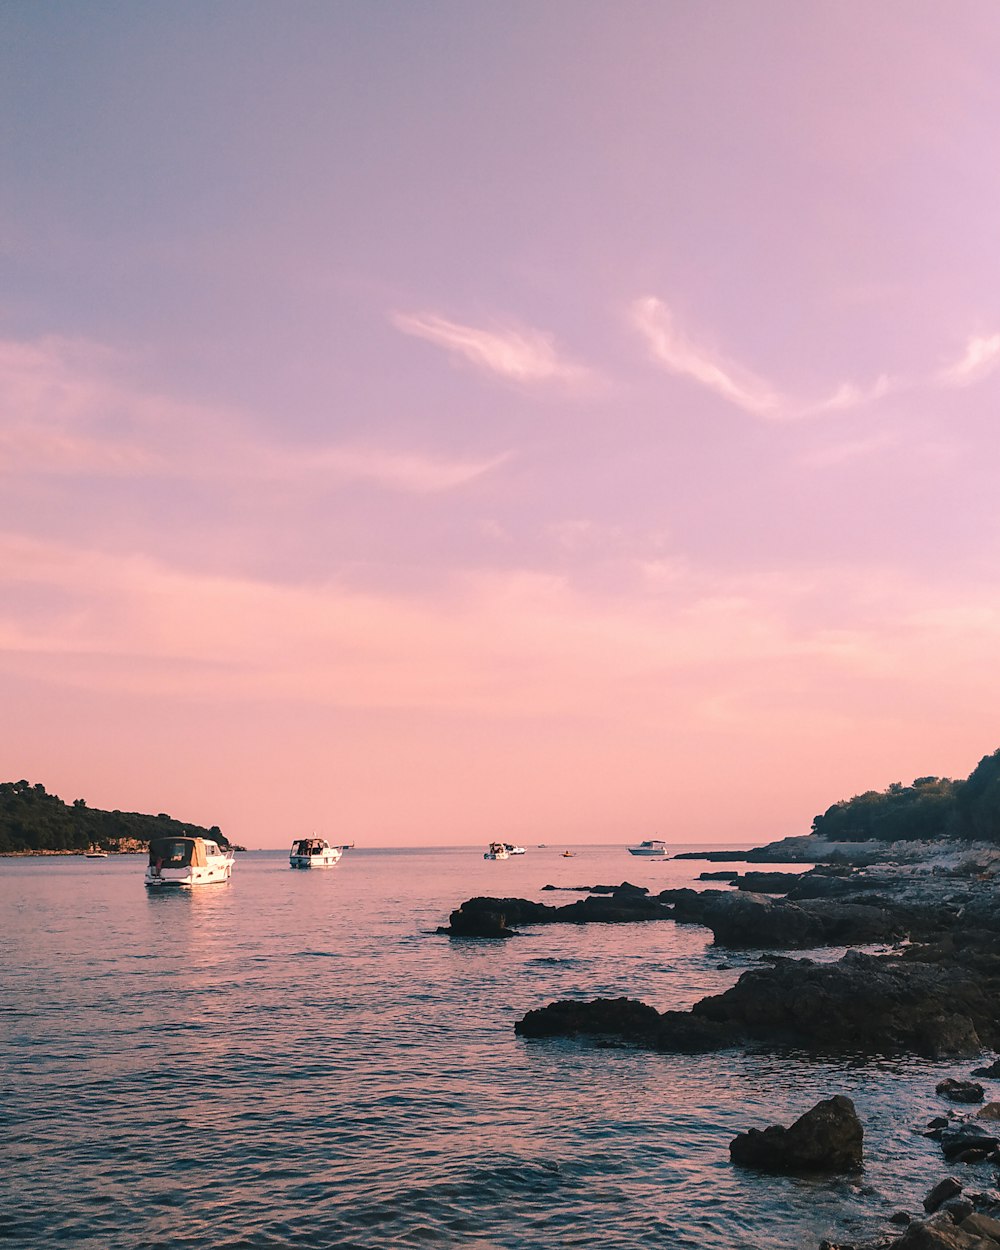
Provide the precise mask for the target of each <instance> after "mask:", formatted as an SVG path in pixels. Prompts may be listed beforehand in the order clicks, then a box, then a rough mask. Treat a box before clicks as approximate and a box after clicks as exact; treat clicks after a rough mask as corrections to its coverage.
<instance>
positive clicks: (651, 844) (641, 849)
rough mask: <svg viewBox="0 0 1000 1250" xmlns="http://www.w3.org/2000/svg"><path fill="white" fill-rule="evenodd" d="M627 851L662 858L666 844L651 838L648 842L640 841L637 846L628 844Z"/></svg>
mask: <svg viewBox="0 0 1000 1250" xmlns="http://www.w3.org/2000/svg"><path fill="white" fill-rule="evenodd" d="M628 853H629V854H630V855H657V856H659V857H660V858H661V859H663V858H664V857H665V856H666V854H667V844H666V842H660V841H658V840H657V839H655V838H653V839H651V840H650V841H648V842H640V843H639V845H638V846H630V847H629V848H628Z"/></svg>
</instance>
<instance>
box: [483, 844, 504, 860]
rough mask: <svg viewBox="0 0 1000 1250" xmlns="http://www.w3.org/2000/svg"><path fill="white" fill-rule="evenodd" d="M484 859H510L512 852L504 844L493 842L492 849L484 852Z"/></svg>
mask: <svg viewBox="0 0 1000 1250" xmlns="http://www.w3.org/2000/svg"><path fill="white" fill-rule="evenodd" d="M483 859H510V851H508V850H507V847H506V845H505V844H504V843H503V842H491V843H490V849H489V850H488V851H484V852H483Z"/></svg>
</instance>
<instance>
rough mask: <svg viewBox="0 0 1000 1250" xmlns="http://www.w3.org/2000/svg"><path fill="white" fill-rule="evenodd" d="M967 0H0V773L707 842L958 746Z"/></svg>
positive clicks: (980, 691) (574, 832)
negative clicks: (288, 0)
mask: <svg viewBox="0 0 1000 1250" xmlns="http://www.w3.org/2000/svg"><path fill="white" fill-rule="evenodd" d="M998 65H1000V6H998V5H997V4H996V3H995V0H982V2H980V0H957V2H956V3H953V4H942V3H940V2H939V0H934V2H933V3H928V2H925V0H880V3H878V4H875V5H871V4H865V3H861V2H860V0H857V2H855V0H846V2H845V0H812V2H811V3H809V4H803V3H801V0H753V2H751V3H740V4H737V3H729V4H719V3H707V2H706V3H689V2H687V0H685V2H683V3H682V2H680V0H659V2H652V0H648V2H647V0H625V2H624V3H612V2H611V0H602V2H595V0H541V2H539V0H531V2H530V3H529V2H527V0H503V3H496V4H485V3H472V4H470V3H468V0H455V2H442V0H426V2H424V3H419V4H411V3H404V2H402V0H399V2H392V0H343V2H341V3H314V2H313V3H310V2H308V0H306V2H302V3H296V4H294V5H289V4H279V3H261V2H260V0H240V2H239V3H236V2H231V0H220V2H217V3H213V4H203V3H200V2H196V0H172V2H171V3H169V4H152V3H135V2H131V0H130V2H128V3H109V2H106V0H96V2H95V3H89V4H78V3H68V2H67V3H60V2H54V0H46V2H45V3H38V2H37V0H8V2H7V3H5V4H4V5H3V7H2V8H0V116H2V127H0V144H2V148H0V151H2V158H0V159H2V167H0V266H2V285H0V579H2V582H0V585H2V589H0V709H2V717H0V780H18V779H20V778H22V777H23V778H27V779H28V780H30V781H33V782H42V783H43V784H44V785H45V786H46V788H47V789H49V790H50V791H53V792H55V793H57V794H59V795H60V796H61V797H62V798H64V799H65V800H67V801H71V800H73V799H75V798H78V797H82V798H85V799H86V800H87V802H88V803H90V804H91V805H92V806H97V807H110V808H121V809H126V810H139V811H149V812H154V813H155V812H160V811H166V812H169V813H170V814H171V815H173V816H177V817H179V818H181V819H186V820H192V821H197V822H199V823H204V824H219V825H221V826H222V828H223V830H224V831H225V832H226V833H227V834H228V835H229V837H230V838H233V839H234V840H236V841H239V842H243V843H246V844H247V845H249V846H253V847H257V846H275V847H278V846H282V847H283V846H287V845H288V844H289V843H290V842H291V839H292V837H294V836H299V835H301V834H303V833H309V832H311V831H312V830H316V831H317V832H318V833H322V834H325V835H326V836H328V837H330V838H331V839H333V840H354V841H356V842H357V844H358V845H364V846H377V845H393V844H398V845H402V844H407V843H419V844H447V843H480V842H486V841H488V840H489V839H490V838H493V837H503V838H506V839H507V840H517V841H523V842H527V843H532V844H533V843H535V842H538V841H547V842H552V843H556V842H580V843H586V842H615V841H623V842H624V841H631V840H635V839H638V838H643V837H654V836H659V837H663V838H666V839H667V840H669V841H673V842H685V843H691V842H699V841H711V842H725V841H729V840H733V841H742V842H746V841H750V840H760V839H770V838H773V837H783V836H785V835H787V834H795V833H804V832H806V831H807V830H808V828H809V824H810V821H811V819H812V817H813V816H814V815H815V814H816V813H817V812H819V811H821V810H823V809H824V808H826V807H827V806H828V805H829V804H830V803H832V802H834V801H835V800H836V799H838V798H842V797H846V796H849V795H851V794H854V793H858V792H860V791H863V790H865V789H868V788H882V787H884V786H885V785H887V784H889V783H890V782H892V781H909V780H911V779H912V778H913V777H914V776H919V775H922V774H927V773H934V774H944V775H948V776H965V775H967V774H968V772H969V771H970V770H971V769H972V767H973V766H974V765H975V763H976V762H977V760H978V759H979V758H980V757H981V756H982V755H984V754H986V753H988V752H991V751H993V750H995V749H996V748H997V747H1000V716H998V708H1000V663H998V650H1000V448H998V436H997V426H998V401H1000V161H998V159H997V135H998V134H1000V74H998V73H997V66H998Z"/></svg>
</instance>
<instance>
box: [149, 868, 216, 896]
mask: <svg viewBox="0 0 1000 1250" xmlns="http://www.w3.org/2000/svg"><path fill="white" fill-rule="evenodd" d="M232 871H233V865H232V863H227V864H224V865H221V864H220V865H219V866H218V867H216V866H215V865H213V866H212V867H210V868H194V869H190V870H189V869H184V868H179V869H171V868H161V869H160V871H159V873H158V874H156V873H152V872H150V871H149V869H147V870H146V885H147V887H148V888H149V889H151V890H192V889H195V888H197V887H199V886H203V885H225V883H226V882H227V881H228V880H229V878H230V877H231V875H232Z"/></svg>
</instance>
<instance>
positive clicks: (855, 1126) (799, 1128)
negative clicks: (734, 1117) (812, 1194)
mask: <svg viewBox="0 0 1000 1250" xmlns="http://www.w3.org/2000/svg"><path fill="white" fill-rule="evenodd" d="M863 1143H864V1129H863V1127H862V1125H861V1121H860V1120H859V1119H858V1115H857V1112H856V1111H855V1109H854V1103H853V1102H851V1100H850V1098H845V1097H844V1095H843V1094H836V1095H834V1097H833V1098H827V1099H824V1101H823V1102H819V1103H817V1104H816V1106H815V1107H813V1108H812V1109H811V1110H810V1111H807V1112H806V1113H805V1115H803V1116H800V1117H799V1119H797V1120H796V1121H795V1123H794V1124H792V1125H790V1127H788V1128H782V1127H781V1125H777V1124H775V1125H772V1126H771V1127H770V1128H766V1129H764V1130H763V1131H761V1130H759V1129H750V1131H749V1132H748V1133H740V1134H739V1136H738V1137H735V1138H734V1139H733V1140H732V1142H730V1144H729V1153H730V1156H731V1157H732V1160H733V1162H734V1163H737V1164H739V1165H740V1166H741V1167H752V1168H759V1169H760V1170H761V1171H765V1172H778V1173H796V1172H816V1171H825V1172H856V1171H858V1170H859V1169H860V1167H861V1165H862V1147H863Z"/></svg>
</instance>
